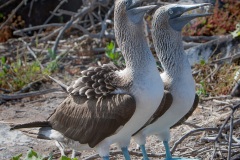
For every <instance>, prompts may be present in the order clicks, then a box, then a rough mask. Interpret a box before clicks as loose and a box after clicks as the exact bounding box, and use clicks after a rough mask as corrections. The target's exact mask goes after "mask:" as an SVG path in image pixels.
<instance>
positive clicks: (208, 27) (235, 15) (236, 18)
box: [183, 0, 240, 36]
mask: <svg viewBox="0 0 240 160" xmlns="http://www.w3.org/2000/svg"><path fill="white" fill-rule="evenodd" d="M223 2H224V5H223V6H220V4H219V2H218V1H216V3H215V6H214V10H213V15H212V16H208V17H203V18H198V19H197V20H196V21H195V22H194V23H193V24H189V25H187V26H186V27H185V28H184V29H183V34H184V35H191V36H199V35H205V36H212V35H222V34H228V33H230V32H232V31H234V30H235V28H236V24H237V23H239V22H240V14H239V8H240V1H236V0H223Z"/></svg>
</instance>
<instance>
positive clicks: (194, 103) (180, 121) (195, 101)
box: [171, 94, 199, 128]
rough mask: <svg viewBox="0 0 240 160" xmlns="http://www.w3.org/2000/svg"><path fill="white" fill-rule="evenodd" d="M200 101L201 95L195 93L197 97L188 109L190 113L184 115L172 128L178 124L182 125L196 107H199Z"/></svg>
mask: <svg viewBox="0 0 240 160" xmlns="http://www.w3.org/2000/svg"><path fill="white" fill-rule="evenodd" d="M198 102H199V97H198V95H197V94H195V99H194V102H193V105H192V108H191V109H190V110H189V111H188V113H187V114H186V115H185V116H184V117H182V118H181V119H180V120H179V121H178V122H177V123H176V124H174V125H173V126H172V127H171V128H174V127H176V126H179V125H181V124H182V123H183V122H185V121H186V120H187V119H188V118H189V117H190V116H191V115H192V114H193V112H194V111H195V109H196V108H197V106H198Z"/></svg>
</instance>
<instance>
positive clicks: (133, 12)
mask: <svg viewBox="0 0 240 160" xmlns="http://www.w3.org/2000/svg"><path fill="white" fill-rule="evenodd" d="M142 3H143V0H116V1H115V12H114V14H115V15H114V16H115V17H122V18H124V17H125V18H126V19H127V21H130V22H132V23H135V24H137V23H140V22H142V21H143V16H144V14H145V13H146V12H148V11H150V10H152V9H154V8H155V7H156V5H148V6H142Z"/></svg>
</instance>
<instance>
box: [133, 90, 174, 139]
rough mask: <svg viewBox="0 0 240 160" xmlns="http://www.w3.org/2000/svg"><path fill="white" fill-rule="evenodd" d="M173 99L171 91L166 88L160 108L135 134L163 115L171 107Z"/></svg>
mask: <svg viewBox="0 0 240 160" xmlns="http://www.w3.org/2000/svg"><path fill="white" fill-rule="evenodd" d="M172 101H173V97H172V94H171V93H170V92H169V91H166V90H164V95H163V98H162V101H161V104H160V105H159V107H158V109H157V110H156V111H155V113H154V114H153V115H152V116H151V118H150V119H149V120H148V121H147V123H145V125H144V126H143V127H142V128H140V129H139V130H138V131H137V132H136V133H134V134H133V136H134V135H135V134H137V133H138V132H139V131H141V130H142V129H143V128H145V127H146V126H148V125H149V124H152V123H154V122H155V121H156V120H157V119H158V118H159V117H161V116H162V115H163V114H164V113H165V112H166V111H167V110H168V109H169V108H170V106H171V105H172Z"/></svg>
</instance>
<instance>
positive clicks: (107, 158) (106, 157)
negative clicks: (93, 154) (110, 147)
mask: <svg viewBox="0 0 240 160" xmlns="http://www.w3.org/2000/svg"><path fill="white" fill-rule="evenodd" d="M102 159H103V160H110V159H109V156H104V157H102Z"/></svg>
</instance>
